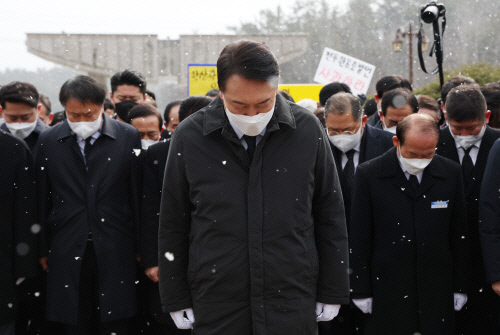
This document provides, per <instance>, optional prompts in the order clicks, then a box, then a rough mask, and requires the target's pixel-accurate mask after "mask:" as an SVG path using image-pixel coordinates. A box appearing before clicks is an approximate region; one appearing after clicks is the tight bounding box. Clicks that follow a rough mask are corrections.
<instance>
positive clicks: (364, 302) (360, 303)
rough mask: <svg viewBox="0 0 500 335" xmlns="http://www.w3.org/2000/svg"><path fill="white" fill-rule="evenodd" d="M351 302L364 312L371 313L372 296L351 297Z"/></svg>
mask: <svg viewBox="0 0 500 335" xmlns="http://www.w3.org/2000/svg"><path fill="white" fill-rule="evenodd" d="M352 302H353V303H354V304H355V305H356V307H358V308H359V309H360V310H361V312H363V313H365V314H372V304H373V298H366V299H352Z"/></svg>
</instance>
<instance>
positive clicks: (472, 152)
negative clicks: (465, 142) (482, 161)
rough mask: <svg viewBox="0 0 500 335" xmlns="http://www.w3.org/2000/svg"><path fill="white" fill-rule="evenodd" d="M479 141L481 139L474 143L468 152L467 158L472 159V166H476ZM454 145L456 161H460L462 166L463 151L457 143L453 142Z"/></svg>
mask: <svg viewBox="0 0 500 335" xmlns="http://www.w3.org/2000/svg"><path fill="white" fill-rule="evenodd" d="M481 141H482V139H481V140H479V141H477V142H476V143H474V145H473V146H472V149H470V151H469V156H470V158H471V159H472V164H474V166H475V165H476V161H477V154H478V153H479V147H480V146H481ZM455 145H456V146H457V153H458V159H460V164H462V160H463V159H464V156H465V149H464V148H462V147H461V146H460V144H458V143H457V141H455Z"/></svg>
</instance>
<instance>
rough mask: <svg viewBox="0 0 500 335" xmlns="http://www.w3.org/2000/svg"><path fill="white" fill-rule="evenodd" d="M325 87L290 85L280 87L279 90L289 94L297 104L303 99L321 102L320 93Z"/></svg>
mask: <svg viewBox="0 0 500 335" xmlns="http://www.w3.org/2000/svg"><path fill="white" fill-rule="evenodd" d="M323 86H324V85H317V84H290V85H279V89H280V90H282V91H285V92H288V93H289V94H290V95H291V96H292V98H293V99H294V100H295V102H298V101H300V100H302V99H313V100H314V101H319V91H321V89H322V88H323Z"/></svg>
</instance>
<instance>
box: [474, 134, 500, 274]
mask: <svg viewBox="0 0 500 335" xmlns="http://www.w3.org/2000/svg"><path fill="white" fill-rule="evenodd" d="M499 168H500V140H496V142H495V144H494V145H493V147H492V148H491V150H490V154H489V157H488V163H487V164H486V169H485V171H484V178H483V185H482V186H481V197H480V198H479V237H480V239H481V246H482V250H483V259H484V266H485V270H486V271H485V272H486V280H487V282H488V283H494V282H497V281H500V173H499Z"/></svg>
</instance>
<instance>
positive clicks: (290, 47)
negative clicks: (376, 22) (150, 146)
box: [26, 33, 308, 85]
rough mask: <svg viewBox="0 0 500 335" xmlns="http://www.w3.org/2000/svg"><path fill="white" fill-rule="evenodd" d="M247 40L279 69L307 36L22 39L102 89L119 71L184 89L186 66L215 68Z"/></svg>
mask: <svg viewBox="0 0 500 335" xmlns="http://www.w3.org/2000/svg"><path fill="white" fill-rule="evenodd" d="M240 39H250V40H255V41H259V42H263V43H265V44H267V45H268V46H269V48H270V49H271V50H272V52H273V53H274V54H275V55H276V57H277V59H278V62H279V63H280V64H283V63H286V62H288V61H290V60H292V59H295V58H297V57H299V56H301V55H303V54H304V53H305V52H306V50H307V47H308V45H307V35H306V34H302V33H297V34H273V35H182V36H180V39H179V40H159V39H158V37H157V35H97V34H64V33H63V34H27V41H26V45H27V47H28V51H29V52H31V53H32V54H35V55H37V56H39V57H41V58H43V59H46V60H49V61H51V62H54V63H56V64H59V65H63V66H66V67H69V68H72V69H75V70H78V71H82V72H86V73H88V74H89V75H91V76H93V77H95V78H96V79H98V80H99V81H101V82H102V83H104V84H107V83H108V81H109V77H110V76H111V75H113V74H114V73H116V72H118V71H121V70H123V69H133V70H137V71H139V72H141V73H143V74H144V75H145V76H146V78H147V79H148V82H150V83H158V82H161V81H173V82H176V83H178V84H179V85H186V84H187V83H186V81H187V80H186V78H187V65H188V64H193V63H197V64H215V63H216V62H217V58H218V57H219V54H220V52H221V51H222V49H223V48H224V46H226V45H227V44H229V43H231V42H234V41H237V40H240Z"/></svg>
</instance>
